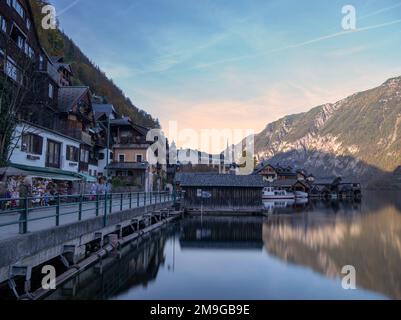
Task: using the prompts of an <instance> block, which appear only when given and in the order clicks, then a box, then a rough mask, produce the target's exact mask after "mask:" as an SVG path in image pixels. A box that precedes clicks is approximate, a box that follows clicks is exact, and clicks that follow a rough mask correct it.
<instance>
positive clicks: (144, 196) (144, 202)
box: [143, 192, 146, 207]
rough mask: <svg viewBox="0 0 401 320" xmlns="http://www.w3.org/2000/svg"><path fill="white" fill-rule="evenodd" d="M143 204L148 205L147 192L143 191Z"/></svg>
mask: <svg viewBox="0 0 401 320" xmlns="http://www.w3.org/2000/svg"><path fill="white" fill-rule="evenodd" d="M143 199H144V200H143V205H144V206H145V207H146V192H144V193H143Z"/></svg>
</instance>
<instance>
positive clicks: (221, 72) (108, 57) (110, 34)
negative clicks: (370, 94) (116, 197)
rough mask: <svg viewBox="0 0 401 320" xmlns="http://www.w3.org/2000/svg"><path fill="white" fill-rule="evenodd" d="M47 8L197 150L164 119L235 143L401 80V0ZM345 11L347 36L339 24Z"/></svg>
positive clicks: (125, 1)
mask: <svg viewBox="0 0 401 320" xmlns="http://www.w3.org/2000/svg"><path fill="white" fill-rule="evenodd" d="M51 2H52V3H53V4H54V5H55V7H56V9H57V13H58V15H59V17H58V18H59V21H60V27H61V29H62V30H64V32H65V33H66V34H67V35H69V36H70V37H71V38H72V39H73V40H74V41H75V42H76V44H78V46H79V47H80V48H81V49H82V51H83V52H84V53H85V54H86V55H87V56H88V57H89V58H90V59H91V60H92V61H94V62H95V63H96V64H97V65H99V66H100V68H101V69H103V70H104V71H105V72H106V74H107V75H108V76H109V77H110V78H112V79H113V81H114V82H115V83H116V84H117V85H118V86H119V87H121V88H122V89H123V91H124V92H125V94H126V95H127V96H129V97H130V98H131V99H132V101H133V102H134V103H135V105H137V106H138V107H139V108H141V109H144V110H145V111H147V112H149V113H150V114H152V115H153V116H154V117H156V118H158V119H159V120H160V122H161V125H162V127H163V129H164V131H165V132H166V134H167V136H169V137H170V138H174V140H178V141H177V145H178V146H181V147H192V148H198V149H201V146H202V145H201V142H198V141H196V140H194V139H185V134H183V135H182V136H178V137H177V136H173V134H172V130H169V127H170V122H171V121H176V122H177V128H178V132H183V131H182V130H184V129H191V130H195V131H194V132H196V133H198V134H199V135H200V134H201V130H202V129H215V130H223V129H230V130H236V132H237V133H236V136H237V140H238V139H239V138H241V137H239V135H240V132H242V133H243V134H242V136H245V135H247V134H248V133H249V130H253V131H254V132H255V133H257V132H260V131H262V130H263V129H264V128H265V126H266V125H267V124H268V123H269V122H272V121H275V120H277V119H279V118H281V117H283V116H285V115H288V114H293V113H299V112H304V111H307V110H309V109H311V108H313V107H315V106H318V105H321V104H325V103H329V102H336V101H338V100H340V99H342V98H345V97H346V96H348V95H351V94H353V93H355V92H359V91H363V90H367V89H369V88H372V87H375V86H378V85H380V84H382V83H383V82H384V81H385V80H387V79H388V78H390V77H395V76H400V75H401V54H400V52H401V0H364V1H362V0H330V1H328V0H326V1H322V0H234V1H232V0H114V1H106V0H74V1H73V2H72V0H52V1H51ZM345 5H352V6H353V7H354V8H355V10H356V29H355V30H351V31H350V30H344V29H343V27H342V21H343V18H344V16H345V14H343V13H342V8H343V7H344V6H345ZM184 131H185V130H184ZM187 132H188V130H187ZM233 139H234V140H235V138H233ZM223 140H224V139H222V141H221V143H222V146H223V147H225V145H224V144H225V142H224V141H223ZM233 142H237V141H233ZM209 149H211V150H204V151H208V152H218V151H221V150H222V149H221V146H219V145H214V146H209ZM202 150H203V149H202Z"/></svg>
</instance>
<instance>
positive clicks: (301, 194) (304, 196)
mask: <svg viewBox="0 0 401 320" xmlns="http://www.w3.org/2000/svg"><path fill="white" fill-rule="evenodd" d="M295 198H297V199H308V198H309V195H308V194H307V193H306V192H302V191H295Z"/></svg>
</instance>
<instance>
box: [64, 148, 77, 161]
mask: <svg viewBox="0 0 401 320" xmlns="http://www.w3.org/2000/svg"><path fill="white" fill-rule="evenodd" d="M66 158H67V160H68V161H74V162H78V161H79V149H78V148H77V147H74V146H67V150H66Z"/></svg>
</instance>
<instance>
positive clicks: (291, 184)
mask: <svg viewBox="0 0 401 320" xmlns="http://www.w3.org/2000/svg"><path fill="white" fill-rule="evenodd" d="M272 187H275V188H277V189H281V190H286V191H302V192H306V193H309V191H310V189H311V186H310V184H309V183H308V182H307V181H303V180H296V179H286V180H276V181H274V182H273V183H272Z"/></svg>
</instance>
